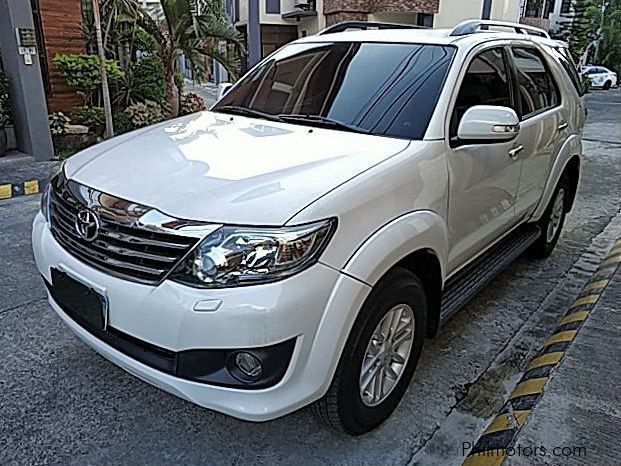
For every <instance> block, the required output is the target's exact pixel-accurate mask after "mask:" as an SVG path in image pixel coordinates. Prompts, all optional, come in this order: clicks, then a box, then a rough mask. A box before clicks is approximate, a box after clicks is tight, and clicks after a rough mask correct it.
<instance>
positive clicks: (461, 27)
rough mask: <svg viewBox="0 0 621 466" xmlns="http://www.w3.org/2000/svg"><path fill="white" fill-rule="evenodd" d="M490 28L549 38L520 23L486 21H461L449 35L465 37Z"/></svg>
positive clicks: (543, 33) (534, 28)
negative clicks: (502, 28) (500, 28)
mask: <svg viewBox="0 0 621 466" xmlns="http://www.w3.org/2000/svg"><path fill="white" fill-rule="evenodd" d="M490 26H494V27H504V28H507V29H513V30H514V31H515V32H517V33H518V34H530V35H532V36H539V37H545V38H546V39H549V38H550V34H548V33H547V32H546V31H545V30H543V29H540V28H536V27H534V26H529V25H527V24H521V23H509V22H505V21H492V20H486V19H469V20H467V21H463V22H461V23H459V24H458V25H457V26H455V28H454V29H453V31H451V34H450V35H451V36H467V35H468V34H474V33H475V32H480V31H481V30H486V29H488V28H489V27H490Z"/></svg>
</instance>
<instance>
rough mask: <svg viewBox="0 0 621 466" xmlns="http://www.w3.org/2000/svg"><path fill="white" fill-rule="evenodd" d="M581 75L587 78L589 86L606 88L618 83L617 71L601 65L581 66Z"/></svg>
mask: <svg viewBox="0 0 621 466" xmlns="http://www.w3.org/2000/svg"><path fill="white" fill-rule="evenodd" d="M582 75H583V76H585V77H587V78H589V80H590V81H591V83H590V87H591V88H599V89H604V90H608V89H610V88H611V87H617V84H618V77H617V73H615V72H614V71H610V70H609V69H608V68H604V67H603V66H585V67H583V68H582Z"/></svg>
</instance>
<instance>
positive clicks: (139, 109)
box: [125, 102, 164, 128]
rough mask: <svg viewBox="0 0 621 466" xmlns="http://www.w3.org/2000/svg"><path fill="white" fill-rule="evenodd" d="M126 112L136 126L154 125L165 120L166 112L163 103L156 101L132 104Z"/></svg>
mask: <svg viewBox="0 0 621 466" xmlns="http://www.w3.org/2000/svg"><path fill="white" fill-rule="evenodd" d="M125 113H126V114H127V116H128V117H129V118H130V120H131V122H132V125H133V126H134V127H135V128H142V127H144V126H149V125H153V124H155V123H159V122H160V121H163V120H164V112H163V111H162V107H161V105H158V104H156V103H154V102H147V103H142V102H139V103H136V104H133V105H130V106H129V107H127V108H126V109H125Z"/></svg>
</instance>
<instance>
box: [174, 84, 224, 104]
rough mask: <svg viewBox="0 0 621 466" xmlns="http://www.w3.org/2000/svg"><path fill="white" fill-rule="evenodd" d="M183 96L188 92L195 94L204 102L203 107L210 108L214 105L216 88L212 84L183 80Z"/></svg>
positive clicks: (216, 93)
mask: <svg viewBox="0 0 621 466" xmlns="http://www.w3.org/2000/svg"><path fill="white" fill-rule="evenodd" d="M183 92H184V94H187V93H188V92H195V93H196V94H198V95H199V96H200V97H202V99H203V100H204V101H205V106H206V107H207V108H210V107H211V106H212V105H213V104H215V103H216V96H217V95H218V86H217V85H215V84H212V83H202V84H199V83H197V82H194V81H192V80H191V79H186V80H185V87H184V91H183Z"/></svg>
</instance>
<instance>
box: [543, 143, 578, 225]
mask: <svg viewBox="0 0 621 466" xmlns="http://www.w3.org/2000/svg"><path fill="white" fill-rule="evenodd" d="M576 155H577V156H580V155H582V136H581V135H578V134H574V135H572V136H571V137H569V138H567V141H565V144H563V146H562V147H561V149H560V150H559V152H558V154H557V156H556V158H555V159H554V163H553V164H552V168H551V170H550V174H549V175H548V179H547V181H546V186H545V188H544V190H543V194H542V196H541V199H540V200H539V204H537V207H536V208H535V211H534V212H533V214H532V216H531V221H537V220H539V219H540V218H541V216H542V215H543V214H544V212H545V210H546V207H547V206H548V204H549V203H550V200H551V199H552V195H553V194H554V190H555V189H556V185H557V183H558V181H559V179H560V177H561V175H562V174H563V172H564V171H565V167H567V164H568V162H569V161H570V160H571V159H572V157H574V156H576Z"/></svg>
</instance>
